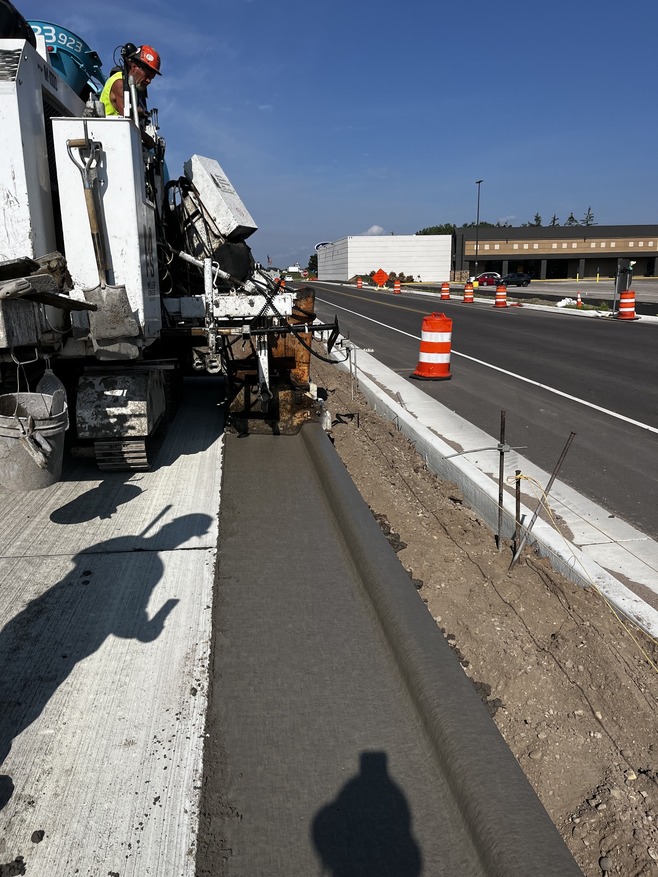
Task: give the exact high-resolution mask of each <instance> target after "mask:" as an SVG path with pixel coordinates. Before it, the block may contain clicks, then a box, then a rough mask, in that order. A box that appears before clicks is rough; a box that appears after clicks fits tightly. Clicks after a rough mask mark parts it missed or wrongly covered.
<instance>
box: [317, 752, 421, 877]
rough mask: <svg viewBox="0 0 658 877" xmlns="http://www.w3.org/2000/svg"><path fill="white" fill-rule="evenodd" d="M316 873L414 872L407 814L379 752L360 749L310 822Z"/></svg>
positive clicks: (398, 875) (378, 875)
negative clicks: (353, 772) (348, 775)
mask: <svg viewBox="0 0 658 877" xmlns="http://www.w3.org/2000/svg"><path fill="white" fill-rule="evenodd" d="M311 835H312V838H313V843H314V844H315V848H316V850H317V852H318V856H319V858H320V861H321V863H322V873H323V874H324V873H325V871H327V872H328V873H329V874H330V875H332V877H418V875H419V874H420V871H421V866H422V856H421V853H420V850H419V848H418V845H417V844H416V841H415V840H414V838H413V835H412V834H411V814H410V811H409V807H408V805H407V801H406V798H405V796H404V795H403V793H402V791H401V790H400V789H399V787H398V786H397V785H396V783H395V782H394V781H393V780H392V779H391V777H390V776H389V773H388V769H387V759H386V753H385V752H362V753H361V772H360V773H359V774H358V775H357V776H356V777H353V778H352V779H351V780H349V781H348V782H347V783H346V784H345V785H344V786H343V788H342V789H341V791H340V792H339V794H338V796H337V797H336V798H335V800H333V801H332V802H331V803H329V804H327V806H326V807H323V808H322V810H320V811H319V812H318V813H317V814H316V816H315V818H314V820H313V824H312V827H311Z"/></svg>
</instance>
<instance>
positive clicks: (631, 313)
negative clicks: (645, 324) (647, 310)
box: [617, 289, 639, 320]
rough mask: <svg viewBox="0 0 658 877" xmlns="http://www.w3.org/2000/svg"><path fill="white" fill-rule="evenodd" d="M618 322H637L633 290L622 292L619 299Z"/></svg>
mask: <svg viewBox="0 0 658 877" xmlns="http://www.w3.org/2000/svg"><path fill="white" fill-rule="evenodd" d="M617 319H618V320H637V319H639V318H638V317H636V316H635V293H634V292H633V290H632V289H627V290H626V292H622V294H621V295H620V297H619V310H618V311H617Z"/></svg>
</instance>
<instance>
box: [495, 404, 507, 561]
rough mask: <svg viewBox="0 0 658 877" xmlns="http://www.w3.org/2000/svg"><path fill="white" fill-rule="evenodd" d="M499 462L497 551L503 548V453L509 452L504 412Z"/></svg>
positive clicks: (501, 414) (501, 421)
mask: <svg viewBox="0 0 658 877" xmlns="http://www.w3.org/2000/svg"><path fill="white" fill-rule="evenodd" d="M498 451H499V462H498V531H497V533H496V545H497V546H498V551H499V553H500V551H502V548H503V537H502V532H503V489H504V478H505V451H509V447H508V446H507V445H506V444H505V412H504V411H501V412H500V444H499V445H498Z"/></svg>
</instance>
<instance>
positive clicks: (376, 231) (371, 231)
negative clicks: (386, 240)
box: [362, 225, 386, 236]
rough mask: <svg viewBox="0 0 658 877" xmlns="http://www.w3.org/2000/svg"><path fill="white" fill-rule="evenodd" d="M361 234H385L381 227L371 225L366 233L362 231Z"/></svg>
mask: <svg viewBox="0 0 658 877" xmlns="http://www.w3.org/2000/svg"><path fill="white" fill-rule="evenodd" d="M362 234H364V235H373V236H374V235H382V234H386V232H385V231H384V229H383V228H382V227H381V225H371V226H370V228H369V229H368V231H364V232H362Z"/></svg>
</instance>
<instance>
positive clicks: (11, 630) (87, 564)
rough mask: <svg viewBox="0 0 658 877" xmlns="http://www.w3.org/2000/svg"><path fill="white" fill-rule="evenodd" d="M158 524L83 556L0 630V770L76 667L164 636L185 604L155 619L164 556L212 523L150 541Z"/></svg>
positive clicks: (164, 531)
mask: <svg viewBox="0 0 658 877" xmlns="http://www.w3.org/2000/svg"><path fill="white" fill-rule="evenodd" d="M161 515H162V513H161ZM158 517H160V516H158ZM156 521H157V518H156V519H155V521H153V522H152V523H151V524H149V525H148V526H147V527H146V529H145V530H143V531H142V533H140V534H138V535H136V536H134V535H130V536H120V537H116V538H114V539H109V540H107V541H105V542H98V543H96V544H94V545H91V546H89V547H88V548H86V549H84V551H81V552H80V553H79V554H77V555H76V556H75V557H74V558H73V569H72V570H71V571H70V572H69V573H68V574H67V575H66V576H65V577H64V578H63V579H62V580H61V581H59V582H57V583H56V584H55V585H53V587H51V588H49V589H48V590H47V591H45V592H44V593H43V594H40V595H39V596H38V597H35V598H34V599H33V600H31V601H30V602H29V603H28V604H27V605H26V606H25V607H24V608H23V609H21V611H20V612H18V614H16V615H15V616H14V617H13V618H12V619H11V620H10V621H9V622H7V624H6V625H5V626H4V627H3V629H2V630H0V766H1V765H2V764H3V763H4V761H5V759H6V758H7V755H8V754H9V752H10V750H11V746H12V742H13V740H14V739H15V738H16V737H17V736H18V735H19V734H20V733H21V732H22V731H24V730H25V729H26V728H27V727H29V726H30V725H31V724H32V723H33V722H34V721H35V720H36V719H37V718H38V717H39V716H40V715H41V713H42V711H43V709H44V708H45V706H46V705H47V703H48V701H49V700H50V698H51V697H52V696H53V694H54V693H55V692H56V691H57V689H58V688H59V686H60V685H62V683H63V682H64V681H65V680H66V679H67V677H68V676H69V674H70V673H71V672H72V671H73V669H74V668H75V666H76V664H78V662H80V661H82V660H84V659H85V658H87V657H89V655H91V654H93V653H94V652H96V651H97V650H98V649H99V648H100V647H101V646H102V645H103V643H104V642H105V640H106V639H107V638H108V637H110V636H116V637H121V638H124V639H135V640H137V641H138V642H141V643H150V642H153V641H154V640H155V639H157V637H158V636H160V634H161V633H162V631H163V629H164V626H165V622H166V620H167V618H168V617H169V615H170V614H171V612H172V610H173V609H174V607H175V606H176V604H177V603H178V602H179V601H178V600H177V599H169V600H166V601H165V602H164V603H163V605H162V606H161V607H160V608H159V609H158V610H157V612H156V613H155V614H154V615H153V617H152V618H149V616H148V613H147V608H148V604H149V600H150V598H151V595H152V593H153V591H154V589H155V587H156V585H157V584H158V582H159V581H160V579H161V578H162V574H163V572H164V564H163V561H162V558H161V556H160V553H159V552H161V551H164V550H171V549H174V548H176V547H178V546H179V545H182V544H183V543H185V542H186V541H187V540H188V539H190V538H192V537H194V536H202V535H203V534H204V533H207V532H208V529H209V527H210V524H211V522H212V518H211V517H210V516H209V515H204V514H193V515H182V516H180V517H178V518H176V519H175V520H173V521H171V522H170V523H168V524H165V525H164V526H163V527H161V528H160V529H159V530H158V531H157V532H155V533H153V535H152V536H146V535H145V534H146V533H147V532H148V531H149V530H150V529H152V527H153V524H154V523H155V522H156ZM144 552H147V553H148V555H147V556H146V555H145V554H144ZM35 757H38V753H35ZM12 794H13V783H12V779H11V778H10V777H8V776H7V775H6V774H1V772H0V810H1V809H2V807H3V806H4V805H6V804H7V802H8V801H9V800H10V798H11V795H12Z"/></svg>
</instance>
